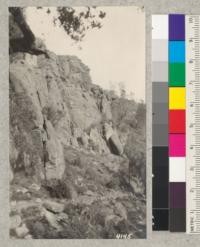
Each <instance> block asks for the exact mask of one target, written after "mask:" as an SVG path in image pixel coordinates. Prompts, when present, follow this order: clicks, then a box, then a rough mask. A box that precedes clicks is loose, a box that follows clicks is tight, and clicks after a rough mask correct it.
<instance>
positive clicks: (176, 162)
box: [169, 157, 186, 182]
mask: <svg viewBox="0 0 200 247" xmlns="http://www.w3.org/2000/svg"><path fill="white" fill-rule="evenodd" d="M169 181H170V182H185V181H186V179H185V157H173V158H169Z"/></svg>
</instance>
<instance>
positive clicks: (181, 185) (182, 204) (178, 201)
mask: <svg viewBox="0 0 200 247" xmlns="http://www.w3.org/2000/svg"><path fill="white" fill-rule="evenodd" d="M169 186H170V193H169V194H170V208H186V183H185V182H175V183H170V185H169Z"/></svg>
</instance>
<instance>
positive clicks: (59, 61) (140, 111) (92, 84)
mask: <svg viewBox="0 0 200 247" xmlns="http://www.w3.org/2000/svg"><path fill="white" fill-rule="evenodd" d="M8 11H9V119H10V120H9V121H10V122H9V129H10V130H9V133H10V135H9V142H10V144H9V152H10V154H9V160H10V186H9V192H10V193H9V195H10V238H11V239H144V238H146V102H145V11H144V8H141V7H137V6H83V7H73V6H61V7H48V6H47V7H39V6H38V7H9V9H8Z"/></svg>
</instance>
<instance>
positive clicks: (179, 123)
mask: <svg viewBox="0 0 200 247" xmlns="http://www.w3.org/2000/svg"><path fill="white" fill-rule="evenodd" d="M169 133H178V134H179V133H185V110H170V111H169Z"/></svg>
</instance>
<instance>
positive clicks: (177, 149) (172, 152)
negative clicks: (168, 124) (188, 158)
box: [169, 134, 185, 157]
mask: <svg viewBox="0 0 200 247" xmlns="http://www.w3.org/2000/svg"><path fill="white" fill-rule="evenodd" d="M169 156H170V157H185V134H170V135H169Z"/></svg>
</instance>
